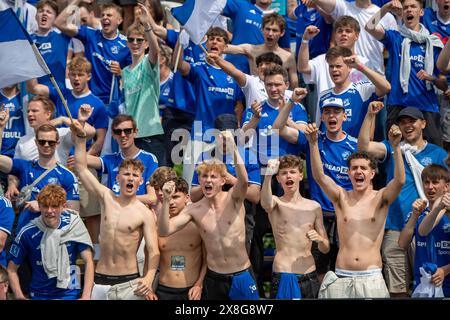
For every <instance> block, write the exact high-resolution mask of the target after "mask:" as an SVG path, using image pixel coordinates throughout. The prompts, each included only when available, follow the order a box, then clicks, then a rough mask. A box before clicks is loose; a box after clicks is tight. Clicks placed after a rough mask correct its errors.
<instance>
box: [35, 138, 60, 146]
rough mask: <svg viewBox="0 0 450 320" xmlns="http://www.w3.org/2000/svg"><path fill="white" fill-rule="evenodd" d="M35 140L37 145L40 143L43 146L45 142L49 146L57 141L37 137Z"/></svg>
mask: <svg viewBox="0 0 450 320" xmlns="http://www.w3.org/2000/svg"><path fill="white" fill-rule="evenodd" d="M37 142H38V143H39V145H41V146H45V145H46V144H48V145H49V146H50V147H54V146H55V145H56V143H57V142H58V141H54V140H44V139H38V141H37Z"/></svg>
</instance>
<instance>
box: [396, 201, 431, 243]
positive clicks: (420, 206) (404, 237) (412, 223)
mask: <svg viewBox="0 0 450 320" xmlns="http://www.w3.org/2000/svg"><path fill="white" fill-rule="evenodd" d="M426 208H427V202H426V201H425V200H423V199H417V200H416V201H414V202H413V204H412V212H411V216H410V217H409V220H408V222H407V223H406V225H405V226H404V227H403V229H402V232H400V236H399V237H398V245H399V247H400V248H402V249H404V250H408V248H409V246H410V245H411V241H412V238H413V236H414V229H415V227H416V223H417V219H419V216H420V214H421V213H422V212H423V210H425V209H426Z"/></svg>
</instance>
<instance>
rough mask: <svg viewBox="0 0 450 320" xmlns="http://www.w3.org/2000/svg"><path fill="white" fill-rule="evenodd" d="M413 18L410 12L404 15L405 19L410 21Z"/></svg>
mask: <svg viewBox="0 0 450 320" xmlns="http://www.w3.org/2000/svg"><path fill="white" fill-rule="evenodd" d="M413 20H414V16H413V15H412V14H407V15H406V21H408V22H411V21H413Z"/></svg>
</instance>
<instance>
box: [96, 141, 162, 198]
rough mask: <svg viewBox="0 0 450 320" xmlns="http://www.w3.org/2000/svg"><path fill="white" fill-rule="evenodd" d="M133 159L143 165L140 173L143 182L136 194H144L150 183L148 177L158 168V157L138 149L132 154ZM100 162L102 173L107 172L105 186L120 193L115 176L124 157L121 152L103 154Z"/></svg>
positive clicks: (117, 193)
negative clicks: (134, 154)
mask: <svg viewBox="0 0 450 320" xmlns="http://www.w3.org/2000/svg"><path fill="white" fill-rule="evenodd" d="M133 159H134V160H141V162H142V164H143V165H144V172H143V173H142V179H143V180H144V182H143V183H142V184H141V185H140V186H139V189H138V190H137V192H136V195H138V196H139V195H144V194H146V193H147V189H146V187H147V185H148V184H149V183H150V181H149V180H150V177H151V176H152V174H153V172H154V171H155V170H156V168H158V159H156V157H155V155H154V154H152V153H150V152H147V151H144V150H139V152H138V153H137V154H136V156H134V158H133ZM100 160H101V162H102V173H104V174H108V184H107V187H108V188H109V189H111V190H112V191H113V192H114V193H115V194H116V195H119V193H120V186H119V184H118V182H117V180H116V177H117V175H118V173H119V167H120V164H121V163H122V161H123V160H125V157H124V156H123V154H122V153H121V152H118V153H112V154H107V155H104V156H103V157H101V158H100Z"/></svg>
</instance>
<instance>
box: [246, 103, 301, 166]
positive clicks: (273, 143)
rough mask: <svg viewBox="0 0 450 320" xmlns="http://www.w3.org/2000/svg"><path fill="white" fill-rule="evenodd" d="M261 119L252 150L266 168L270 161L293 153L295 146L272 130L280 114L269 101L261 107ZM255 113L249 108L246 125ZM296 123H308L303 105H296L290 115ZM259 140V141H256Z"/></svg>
mask: <svg viewBox="0 0 450 320" xmlns="http://www.w3.org/2000/svg"><path fill="white" fill-rule="evenodd" d="M261 108H262V109H261V119H260V120H259V123H258V126H257V127H256V133H257V137H253V139H254V140H253V142H252V148H253V149H255V148H257V150H255V152H257V154H258V161H259V164H260V165H261V166H266V165H267V161H268V160H269V159H273V158H278V157H281V156H283V155H285V154H288V153H291V151H292V150H293V147H294V146H293V145H292V144H290V143H289V142H287V141H286V140H285V139H283V138H281V137H280V136H279V135H278V134H276V133H275V131H273V130H272V126H273V123H274V122H275V119H276V118H277V116H278V114H279V112H278V107H276V108H275V107H273V106H272V105H270V104H269V102H268V101H264V102H263V103H262V106H261ZM252 116H253V111H252V109H250V108H247V109H246V111H245V117H244V124H246V123H247V122H249V121H250V119H251V118H252ZM289 118H291V119H292V120H293V121H294V122H295V123H304V124H306V123H308V114H307V112H306V109H305V107H303V105H301V104H298V103H296V104H295V105H294V107H293V108H292V111H291V113H290V114H289ZM255 139H257V141H255Z"/></svg>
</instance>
